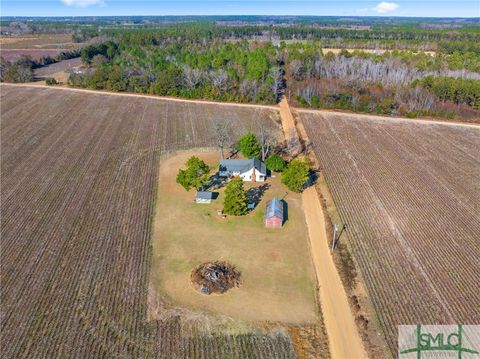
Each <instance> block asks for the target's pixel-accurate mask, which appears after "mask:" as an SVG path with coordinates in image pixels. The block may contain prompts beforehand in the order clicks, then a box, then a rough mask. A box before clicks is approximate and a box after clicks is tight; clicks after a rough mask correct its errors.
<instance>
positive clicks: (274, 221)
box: [265, 197, 283, 228]
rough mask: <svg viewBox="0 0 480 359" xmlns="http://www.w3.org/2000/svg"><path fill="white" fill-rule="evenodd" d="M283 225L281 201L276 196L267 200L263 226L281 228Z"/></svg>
mask: <svg viewBox="0 0 480 359" xmlns="http://www.w3.org/2000/svg"><path fill="white" fill-rule="evenodd" d="M282 225H283V202H282V201H280V200H279V199H278V198H277V197H275V198H273V199H271V200H270V201H268V202H267V210H266V212H265V227H267V228H282Z"/></svg>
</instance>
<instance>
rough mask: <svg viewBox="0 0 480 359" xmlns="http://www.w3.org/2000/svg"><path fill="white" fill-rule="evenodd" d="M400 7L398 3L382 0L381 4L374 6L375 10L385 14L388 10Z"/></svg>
mask: <svg viewBox="0 0 480 359" xmlns="http://www.w3.org/2000/svg"><path fill="white" fill-rule="evenodd" d="M399 7H400V5H398V4H397V3H394V2H386V1H382V2H381V3H380V4H378V5H377V6H375V7H374V8H373V11H375V12H378V13H379V14H385V13H386V12H390V11H395V10H397V9H398V8H399Z"/></svg>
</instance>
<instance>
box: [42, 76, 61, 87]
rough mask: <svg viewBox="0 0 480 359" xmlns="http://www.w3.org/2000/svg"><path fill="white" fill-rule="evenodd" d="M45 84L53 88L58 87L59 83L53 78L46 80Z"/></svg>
mask: <svg viewBox="0 0 480 359" xmlns="http://www.w3.org/2000/svg"><path fill="white" fill-rule="evenodd" d="M45 83H46V84H47V85H49V86H53V85H58V82H57V80H55V79H54V78H53V77H48V78H47V79H46V80H45Z"/></svg>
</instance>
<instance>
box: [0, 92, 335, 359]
mask: <svg viewBox="0 0 480 359" xmlns="http://www.w3.org/2000/svg"><path fill="white" fill-rule="evenodd" d="M0 89H1V104H2V106H1V118H2V120H1V156H2V157H1V160H2V161H1V166H2V168H1V182H2V203H1V212H2V223H1V243H2V263H1V271H2V291H1V302H2V306H1V317H2V320H1V328H2V329H1V330H2V347H3V348H4V353H3V354H4V358H47V357H48V358H53V357H59V358H67V357H135V358H139V357H142V358H148V357H151V358H155V357H156V358H195V357H202V358H224V357H229V358H245V357H248V358H294V357H295V356H296V351H295V350H296V349H294V346H295V343H296V342H297V341H298V340H300V339H301V338H304V337H306V336H311V337H313V339H312V340H311V343H313V344H312V345H317V344H315V343H316V342H315V340H318V338H319V337H320V338H321V336H322V333H321V329H319V328H318V326H315V325H311V326H306V327H302V328H298V327H292V326H288V327H282V326H280V327H279V326H278V325H276V324H275V323H273V324H268V325H267V324H265V325H260V324H258V325H256V324H249V325H244V326H243V327H241V328H239V327H234V328H232V329H231V330H224V328H223V327H222V326H225V325H227V324H225V321H222V319H221V318H220V319H218V324H216V323H217V321H216V319H215V318H213V317H211V316H208V315H205V314H203V313H199V312H195V311H191V310H187V309H182V308H178V307H175V306H173V305H171V304H170V303H168V302H167V301H166V300H165V299H164V298H159V297H158V296H155V294H154V293H151V291H150V292H149V290H148V287H149V280H150V278H149V270H150V261H151V248H150V243H149V241H150V234H151V229H152V228H151V218H152V215H153V210H154V198H155V192H156V185H157V177H158V171H159V165H160V162H161V161H160V159H161V156H162V155H164V154H167V153H170V152H172V151H176V150H181V149H191V148H201V147H206V146H209V145H210V143H211V136H210V127H211V124H212V121H214V120H216V119H221V120H224V119H226V118H228V119H232V120H233V121H232V132H233V133H232V134H233V135H237V136H238V135H240V134H242V133H243V132H244V131H246V130H249V129H252V128H254V127H253V119H255V118H258V117H262V118H264V121H267V123H268V124H269V126H272V128H279V124H278V121H279V120H278V118H277V117H278V112H276V111H273V110H267V109H259V108H255V107H239V106H228V105H222V106H219V105H211V104H195V103H186V102H179V101H163V100H159V99H148V98H140V97H138V98H136V97H123V96H111V95H106V94H87V93H82V92H75V91H64V90H61V89H48V88H35V87H18V86H10V85H2V86H1V87H0ZM268 118H271V119H270V120H269V119H268ZM149 318H150V319H152V320H151V321H149V320H148V319H149ZM203 323H206V324H205V325H204V324H203ZM228 325H229V326H232V323H231V321H228ZM199 326H200V328H199ZM215 328H217V329H215ZM218 328H222V330H219V329H218ZM298 338H300V339H298ZM326 356H328V353H327V354H326Z"/></svg>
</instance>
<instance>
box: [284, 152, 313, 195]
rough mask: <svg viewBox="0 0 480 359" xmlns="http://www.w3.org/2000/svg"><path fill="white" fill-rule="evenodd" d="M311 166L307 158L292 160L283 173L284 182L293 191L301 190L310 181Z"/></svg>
mask: <svg viewBox="0 0 480 359" xmlns="http://www.w3.org/2000/svg"><path fill="white" fill-rule="evenodd" d="M309 175H310V166H309V164H308V162H307V160H305V159H294V160H292V161H291V162H290V163H289V164H288V166H287V168H286V169H285V171H284V172H283V173H282V183H283V184H285V185H286V186H287V187H288V188H289V189H290V190H291V191H293V192H301V191H302V190H303V188H304V186H305V184H306V183H307V182H308V178H309Z"/></svg>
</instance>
